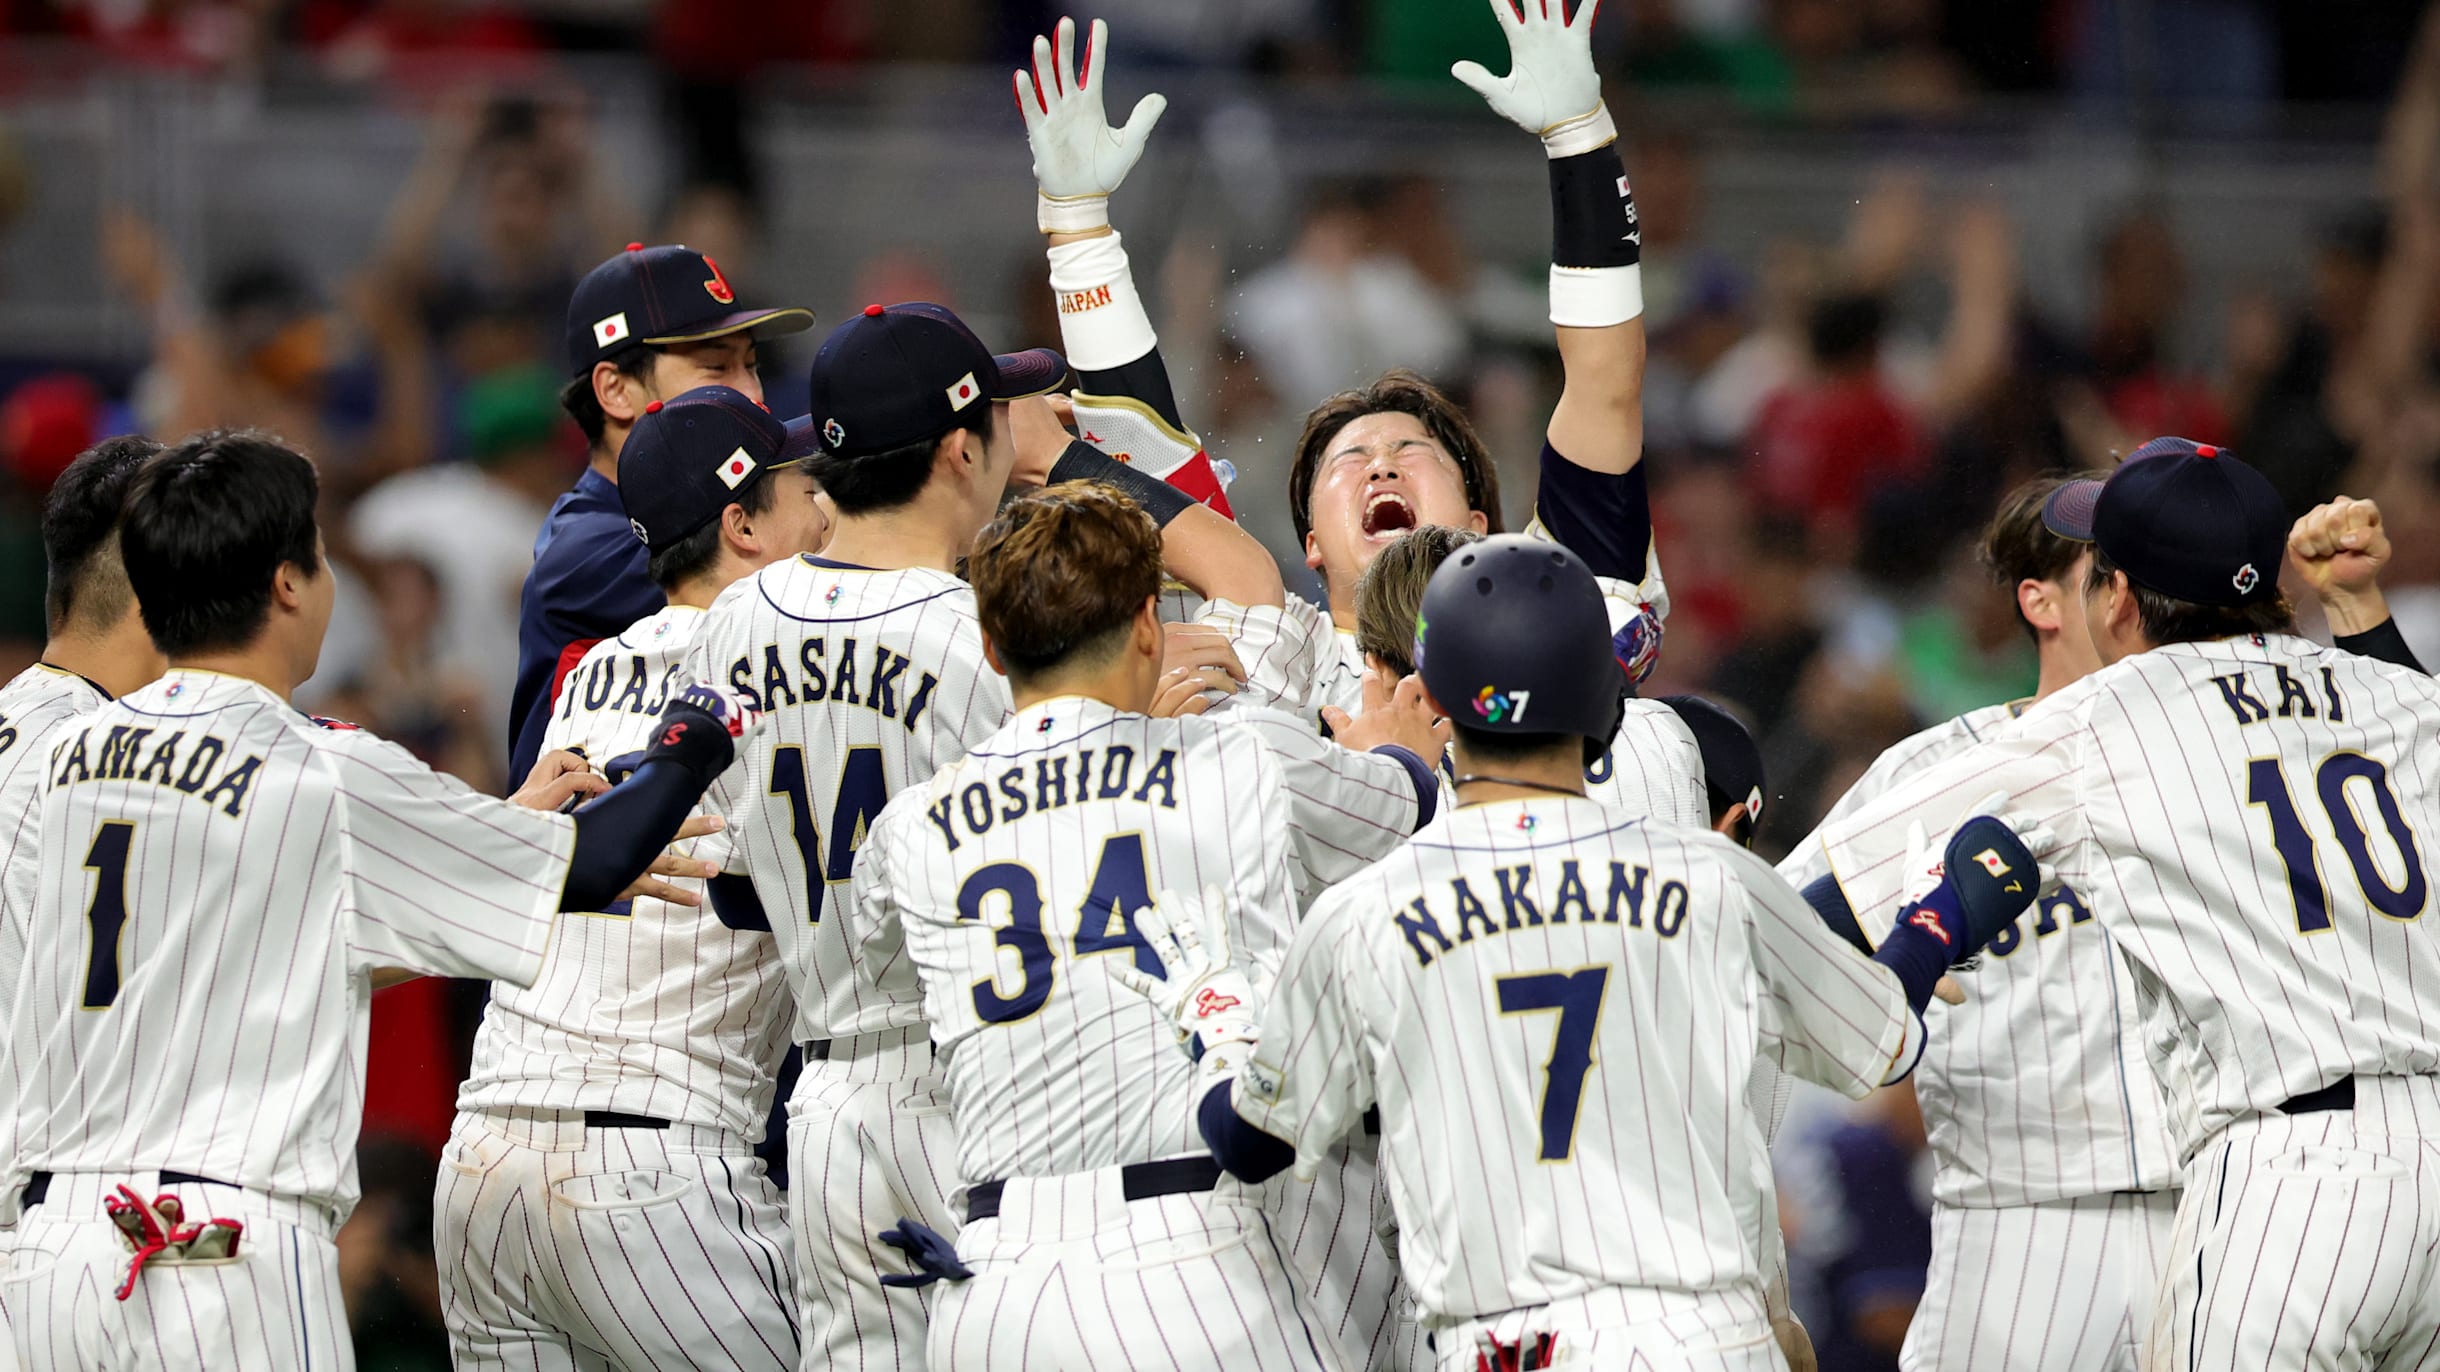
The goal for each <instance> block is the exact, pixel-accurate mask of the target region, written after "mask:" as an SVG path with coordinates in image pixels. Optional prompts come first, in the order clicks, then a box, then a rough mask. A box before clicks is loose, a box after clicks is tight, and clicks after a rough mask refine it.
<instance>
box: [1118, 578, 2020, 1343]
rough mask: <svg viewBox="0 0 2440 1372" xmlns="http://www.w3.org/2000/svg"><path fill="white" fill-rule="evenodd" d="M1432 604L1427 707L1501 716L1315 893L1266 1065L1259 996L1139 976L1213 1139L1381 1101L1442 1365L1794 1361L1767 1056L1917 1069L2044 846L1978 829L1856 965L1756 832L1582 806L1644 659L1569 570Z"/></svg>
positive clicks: (1838, 1070) (1465, 586) (1431, 591)
mask: <svg viewBox="0 0 2440 1372" xmlns="http://www.w3.org/2000/svg"><path fill="white" fill-rule="evenodd" d="M1421 618H1422V629H1421V632H1419V633H1418V635H1417V649H1418V656H1419V657H1420V659H1421V661H1420V662H1419V663H1418V667H1419V670H1420V674H1421V675H1422V677H1423V682H1424V685H1425V686H1426V688H1428V689H1429V690H1430V692H1431V694H1432V697H1433V699H1434V701H1435V702H1436V703H1437V704H1438V705H1439V706H1440V707H1441V708H1444V709H1445V708H1446V706H1447V704H1448V702H1449V701H1452V700H1463V701H1468V702H1471V701H1473V700H1475V699H1478V698H1483V699H1490V700H1493V701H1496V702H1497V703H1498V705H1499V708H1498V709H1497V710H1495V711H1494V712H1492V713H1490V714H1476V713H1475V712H1473V711H1471V710H1466V709H1465V707H1460V709H1461V710H1463V711H1464V713H1463V714H1462V715H1459V714H1456V713H1455V712H1452V716H1453V717H1452V723H1453V725H1454V729H1455V734H1456V739H1455V743H1454V747H1455V750H1456V754H1457V766H1458V772H1459V775H1458V779H1457V789H1458V797H1459V800H1460V802H1461V803H1460V807H1459V808H1458V809H1457V810H1455V811H1454V812H1452V813H1450V814H1449V815H1448V816H1447V817H1446V818H1445V819H1444V820H1443V821H1442V822H1441V823H1439V824H1436V825H1435V826H1433V827H1432V828H1431V829H1429V830H1427V831H1425V832H1424V833H1422V834H1419V835H1418V836H1417V837H1416V838H1414V839H1413V840H1410V841H1409V842H1408V843H1406V844H1405V845H1403V846H1402V847H1401V848H1399V849H1398V850H1397V851H1395V852H1393V853H1391V854H1390V855H1389V856H1388V857H1386V858H1384V859H1382V860H1381V861H1380V862H1378V863H1376V864H1374V865H1373V866H1372V867H1370V868H1368V869H1366V870H1365V871H1364V872H1363V873H1362V874H1360V875H1359V876H1357V877H1355V878H1354V879H1352V880H1350V881H1346V882H1343V883H1341V884H1339V885H1338V886H1335V887H1333V888H1332V889H1331V890H1330V891H1328V892H1327V893H1325V894H1324V895H1323V896H1322V898H1321V899H1320V900H1319V901H1317V902H1315V904H1314V907H1313V909H1312V911H1311V912H1310V913H1309V915H1308V916H1307V918H1306V921H1305V923H1304V924H1303V925H1302V926H1301V927H1299V928H1298V930H1297V932H1296V937H1295V940H1294V942H1293V943H1292V945H1291V946H1290V948H1289V951H1288V958H1287V964H1286V966H1285V968H1284V969H1283V970H1282V972H1281V973H1280V976H1279V979H1278V981H1277V983H1276V984H1275V985H1274V986H1273V987H1272V988H1271V990H1270V992H1269V996H1268V999H1269V1004H1268V1006H1267V1007H1266V1008H1265V1009H1264V1010H1263V1012H1262V1014H1261V1016H1260V1022H1259V1023H1260V1032H1259V1037H1258V1041H1256V1042H1255V1043H1254V1044H1253V1045H1252V1047H1251V1050H1250V1053H1249V1050H1248V1049H1247V1048H1246V1047H1245V1046H1244V1045H1243V1044H1242V1043H1241V1042H1233V1041H1232V1040H1242V1039H1244V1038H1247V1037H1249V1036H1251V1031H1252V1026H1251V1025H1250V1024H1249V1023H1248V1017H1245V1016H1243V1015H1233V1016H1228V1017H1219V1016H1214V1015H1210V1014H1208V1013H1201V1011H1203V1010H1205V1009H1206V1008H1207V1007H1206V1006H1199V1005H1198V1003H1197V997H1196V995H1195V991H1196V989H1197V987H1198V983H1200V982H1201V981H1202V980H1203V979H1204V978H1206V977H1207V976H1209V975H1211V974H1212V972H1213V970H1214V969H1212V968H1209V967H1208V966H1205V965H1203V960H1202V959H1200V958H1199V957H1197V956H1196V955H1195V954H1194V953H1193V952H1192V950H1187V951H1186V952H1185V954H1184V955H1183V956H1171V957H1168V958H1165V961H1166V962H1167V963H1168V966H1167V976H1168V980H1167V982H1166V983H1155V982H1150V981H1147V982H1145V984H1144V985H1145V989H1146V990H1147V991H1148V992H1150V993H1152V994H1155V995H1158V996H1159V997H1160V999H1161V1000H1162V1002H1163V1003H1164V1004H1166V1005H1167V1006H1168V1007H1169V1008H1170V1009H1171V1010H1172V1012H1173V1013H1174V1014H1175V1015H1176V1016H1177V1018H1178V1023H1179V1024H1180V1027H1181V1028H1183V1029H1186V1030H1188V1031H1189V1032H1192V1033H1196V1034H1199V1035H1200V1036H1201V1046H1202V1047H1203V1049H1204V1050H1205V1051H1204V1052H1203V1055H1202V1062H1203V1068H1202V1071H1203V1075H1204V1079H1205V1080H1206V1081H1207V1082H1209V1083H1210V1084H1211V1089H1210V1091H1209V1093H1208V1094H1207V1095H1206V1097H1205V1100H1204V1104H1203V1106H1202V1109H1201V1123H1202V1127H1203V1133H1204V1137H1205V1138H1206V1139H1207V1140H1208V1141H1209V1142H1210V1144H1211V1146H1212V1151H1213V1152H1214V1154H1215V1155H1216V1156H1217V1157H1218V1159H1219V1161H1220V1162H1221V1163H1222V1165H1224V1166H1225V1167H1227V1169H1228V1170H1229V1171H1230V1172H1232V1173H1234V1174H1236V1175H1238V1176H1241V1177H1247V1178H1260V1177H1263V1176H1266V1175H1269V1174H1271V1173H1273V1172H1276V1171H1278V1170H1279V1169H1281V1168H1284V1167H1286V1166H1287V1165H1288V1163H1289V1162H1290V1161H1291V1160H1292V1159H1293V1160H1297V1161H1299V1162H1300V1163H1305V1164H1310V1163H1311V1161H1312V1160H1314V1159H1316V1158H1318V1157H1320V1156H1321V1155H1322V1154H1323V1152H1324V1151H1325V1150H1326V1149H1328V1148H1329V1147H1330V1145H1331V1144H1332V1143H1333V1142H1334V1141H1336V1140H1337V1139H1338V1138H1339V1137H1340V1136H1341V1135H1343V1134H1345V1133H1346V1132H1348V1131H1349V1130H1351V1129H1354V1128H1357V1127H1359V1124H1360V1121H1361V1120H1362V1118H1363V1116H1364V1114H1365V1112H1366V1111H1368V1110H1371V1109H1374V1108H1376V1107H1377V1108H1378V1110H1379V1112H1380V1119H1381V1131H1382V1143H1381V1166H1382V1170H1383V1172H1384V1174H1385V1175H1386V1176H1387V1177H1388V1179H1389V1188H1390V1194H1391V1196H1392V1199H1393V1202H1394V1206H1395V1209H1396V1211H1397V1215H1398V1226H1399V1231H1400V1236H1401V1237H1400V1262H1401V1264H1402V1266H1403V1267H1404V1269H1405V1273H1406V1278H1407V1281H1408V1283H1409V1284H1410V1285H1411V1286H1412V1287H1413V1288H1414V1291H1415V1294H1416V1299H1417V1301H1418V1302H1419V1303H1420V1304H1421V1306H1422V1309H1423V1312H1424V1319H1425V1323H1426V1324H1427V1325H1428V1326H1430V1327H1432V1328H1433V1329H1434V1331H1435V1335H1436V1338H1437V1341H1438V1355H1439V1359H1440V1366H1441V1367H1442V1368H1444V1369H1448V1372H1457V1370H1458V1369H1461V1368H1473V1367H1476V1366H1478V1363H1477V1361H1476V1359H1477V1358H1478V1357H1487V1358H1488V1359H1489V1362H1490V1365H1491V1366H1494V1367H1507V1366H1519V1365H1521V1366H1526V1367H1557V1366H1584V1367H1593V1368H1617V1369H1628V1368H1635V1367H1643V1366H1667V1367H1684V1368H1756V1369H1762V1368H1769V1367H1773V1366H1777V1365H1779V1355H1778V1352H1777V1348H1776V1345H1775V1344H1774V1343H1773V1342H1772V1339H1771V1327H1770V1323H1769V1321H1768V1318H1767V1316H1766V1313H1765V1307H1764V1293H1763V1287H1762V1277H1761V1274H1760V1271H1759V1269H1758V1267H1757V1259H1756V1254H1755V1253H1754V1252H1753V1249H1752V1244H1751V1241H1750V1239H1749V1238H1748V1237H1747V1234H1746V1226H1745V1223H1744V1221H1745V1218H1746V1217H1745V1216H1744V1215H1742V1214H1741V1209H1740V1206H1739V1203H1738V1194H1739V1192H1740V1190H1741V1188H1743V1187H1744V1186H1745V1184H1746V1182H1745V1178H1746V1177H1747V1176H1748V1174H1749V1167H1750V1161H1751V1159H1750V1153H1749V1151H1748V1150H1750V1149H1752V1148H1753V1147H1755V1146H1756V1145H1755V1141H1754V1140H1755V1138H1756V1130H1755V1126H1754V1124H1753V1122H1752V1121H1751V1119H1749V1118H1748V1117H1747V1104H1746V1097H1747V1091H1746V1085H1747V1082H1748V1080H1749V1078H1750V1076H1751V1068H1752V1064H1753V1060H1754V1056H1755V1055H1756V1054H1757V1053H1758V1052H1759V1053H1768V1054H1770V1055H1772V1056H1773V1057H1775V1058H1777V1059H1778V1060H1779V1061H1780V1062H1781V1064H1782V1065H1784V1066H1785V1067H1786V1068H1787V1069H1788V1070H1789V1071H1791V1072H1794V1073H1796V1074H1797V1075H1800V1076H1803V1077H1806V1078H1808V1079H1810V1080H1813V1081H1817V1082H1820V1083H1822V1084H1824V1085H1828V1086H1832V1087H1834V1088H1836V1089H1839V1090H1841V1091H1844V1092H1845V1093H1847V1094H1848V1095H1851V1096H1861V1095H1862V1094H1864V1093H1865V1092H1866V1091H1869V1090H1870V1089H1872V1088H1873V1087H1874V1086H1877V1085H1880V1084H1882V1083H1884V1082H1888V1081H1892V1080H1895V1079H1897V1078H1899V1077H1902V1076H1904V1075H1905V1074H1906V1072H1907V1071H1908V1070H1910V1069H1911V1068H1912V1067H1913V1066H1914V1061H1915V1057H1916V1055H1917V1054H1918V1053H1919V1051H1920V1049H1921V1046H1922V1027H1921V1024H1920V1021H1919V1019H1918V1018H1917V1016H1918V1014H1919V1013H1920V1010H1921V1007H1922V1006H1923V1004H1924V1002H1925V1001H1926V1000H1927V999H1928V998H1929V997H1930V996H1931V994H1932V989H1933V985H1934V983H1935V982H1936V981H1937V980H1938V978H1939V976H1940V974H1941V972H1942V970H1943V969H1944V968H1945V967H1947V966H1948V965H1949V963H1951V962H1952V961H1953V960H1955V958H1957V957H1960V956H1963V955H1965V954H1967V953H1970V952H1971V951H1973V950H1974V949H1976V948H1978V947H1980V946H1981V944H1982V942H1983V941H1984V940H1986V939H1987V938H1988V937H1989V936H1990V935H1991V934H1992V933H1993V932H1996V931H1997V930H1998V929H2000V928H2002V927H2004V926H2005V924H2006V923H2007V921H2008V920H2010V919H2013V918H2015V916H2016V914H2017V913H2018V912H2019V911H2021V910H2022V909H2023V908H2024V906H2025V903H2026V902H2027V901H2029V900H2031V899H2032V896H2033V891H2034V889H2035V884H2036V880H2037V874H2036V871H2035V867H2034V863H2033V861H2032V859H2031V858H2030V857H2029V856H2028V855H2027V854H2026V852H2025V850H2024V847H2023V845H2022V844H2020V843H2019V841H2018V839H2017V837H2016V836H2015V835H2014V834H2012V833H2010V832H2008V830H2007V829H2006V828H2005V827H2004V826H2002V825H2000V824H1998V823H1997V822H1995V821H1993V820H1990V819H1987V818H1979V819H1975V820H1972V821H1969V822H1968V823H1966V824H1964V825H1961V826H1960V827H1959V829H1958V832H1957V834H1956V835H1955V836H1954V837H1953V838H1952V839H1951V840H1950V842H1949V844H1948V845H1947V853H1948V857H1949V859H1950V861H1949V862H1948V863H1947V871H1948V874H1949V875H1948V876H1947V877H1945V878H1943V879H1941V880H1940V881H1939V882H1938V883H1937V884H1935V885H1932V886H1931V888H1930V889H1929V890H1927V891H1924V892H1922V893H1921V894H1920V895H1919V896H1918V897H1917V898H1916V899H1914V900H1913V901H1911V902H1904V903H1903V905H1904V908H1903V911H1902V914H1901V918H1900V920H1899V927H1898V929H1897V930H1896V931H1894V932H1893V933H1892V934H1891V935H1890V937H1889V940H1888V941H1887V943H1886V944H1885V945H1884V951H1883V953H1882V954H1881V955H1880V956H1879V962H1878V965H1876V964H1875V963H1873V962H1867V961H1866V960H1865V959H1863V958H1861V957H1859V956H1857V955H1856V954H1855V953H1854V952H1853V951H1852V950H1850V949H1848V948H1847V947H1846V946H1845V945H1843V944H1841V943H1840V942H1839V941H1838V940H1837V938H1836V937H1835V936H1833V935H1832V934H1831V933H1830V932H1829V931H1828V930H1826V929H1825V928H1823V926H1822V924H1821V921H1820V920H1819V919H1818V918H1817V917H1816V916H1815V914H1814V913H1813V911H1812V910H1811V909H1809V908H1807V906H1806V905H1805V903H1804V901H1803V900H1802V899H1801V898H1799V897H1798V896H1797V894H1796V892H1795V891H1794V889H1793V888H1791V887H1789V886H1788V885H1787V883H1786V882H1785V881H1784V880H1782V879H1781V878H1780V877H1779V876H1778V874H1776V873H1774V872H1773V871H1771V869H1770V868H1769V867H1768V866H1766V865H1765V864H1763V863H1762V861H1761V860H1760V859H1758V858H1755V857H1753V856H1752V855H1750V854H1748V853H1747V852H1746V851H1745V850H1744V849H1742V848H1739V847H1737V846H1736V845H1734V844H1732V843H1730V842H1728V841H1727V840H1726V839H1723V838H1721V837H1719V836H1718V835H1715V834H1712V833H1710V832H1708V831H1705V830H1701V829H1694V828H1680V827H1676V826H1671V825H1664V824H1657V823H1653V822H1650V821H1639V820H1634V819H1629V818H1625V817H1622V816H1620V815H1618V814H1617V813H1615V812H1613V811H1611V810H1609V809H1607V808H1606V807H1603V806H1601V805H1597V804H1595V803H1593V802H1591V801H1588V800H1586V799H1584V796H1583V781H1582V768H1583V765H1584V755H1585V753H1586V752H1588V751H1592V750H1596V749H1598V748H1599V747H1600V746H1601V743H1602V741H1604V740H1606V739H1607V738H1608V737H1609V736H1610V734H1611V733H1612V731H1613V730H1614V729H1615V727H1616V723H1617V716H1618V708H1619V705H1620V703H1621V697H1622V693H1623V692H1624V690H1625V679H1624V675H1623V673H1622V672H1621V671H1620V669H1619V667H1618V664H1617V662H1616V660H1615V659H1614V658H1613V657H1612V656H1611V655H1610V652H1609V645H1608V644H1607V642H1606V641H1605V640H1606V637H1607V635H1606V633H1605V626H1606V622H1607V615H1606V613H1605V611H1604V609H1603V606H1602V604H1601V594H1600V592H1599V590H1598V589H1597V588H1596V587H1595V585H1594V582H1593V578H1592V575H1591V573H1590V572H1589V571H1588V570H1587V569H1586V568H1585V566H1584V564H1583V563H1582V562H1580V561H1578V560H1577V559H1576V558H1575V557H1573V556H1572V555H1570V554H1569V553H1568V552H1567V551H1566V550H1564V549H1562V548H1557V547H1554V546H1552V545H1550V544H1548V543H1544V542H1540V541H1538V540H1533V539H1525V538H1513V537H1502V538H1493V539H1489V540H1486V541H1485V542H1483V543H1480V544H1476V545H1474V546H1471V547H1468V548H1465V549H1461V550H1460V551H1459V552H1458V553H1457V554H1456V555H1455V556H1454V557H1452V558H1451V559H1450V560H1449V562H1447V563H1446V564H1444V565H1443V566H1442V568H1441V570H1440V571H1439V573H1438V574H1436V575H1435V576H1434V578H1433V580H1432V582H1431V585H1430V587H1429V588H1428V589H1427V590H1426V592H1425V595H1424V603H1423V611H1422V616H1421ZM1901 904H1902V902H1901V901H1900V900H1897V899H1892V900H1890V901H1888V902H1887V903H1886V905H1885V906H1884V907H1883V908H1898V907H1900V906H1901ZM1165 916H1168V917H1169V920H1170V922H1171V923H1175V922H1176V921H1175V918H1174V916H1171V915H1170V912H1169V911H1167V910H1166V909H1165V908H1164V909H1163V910H1160V911H1154V912H1150V913H1148V914H1147V915H1146V917H1145V920H1144V922H1145V923H1146V924H1149V925H1152V926H1156V927H1157V926H1158V925H1160V924H1161V923H1162V921H1163V919H1164V917H1165ZM1152 942H1153V944H1154V946H1155V947H1156V948H1159V947H1161V945H1162V942H1163V940H1162V939H1160V938H1158V937H1155V938H1153V939H1152ZM1893 949H1895V950H1896V951H1894V952H1893V951H1891V950H1893ZM1240 1068H1242V1070H1238V1069H1240ZM1519 1347H1522V1348H1523V1349H1525V1350H1527V1353H1526V1356H1525V1359H1524V1360H1523V1361H1522V1362H1521V1363H1519V1362H1511V1361H1507V1360H1506V1357H1504V1356H1503V1355H1502V1354H1501V1353H1500V1352H1499V1351H1497V1350H1501V1349H1506V1350H1511V1352H1510V1353H1509V1354H1508V1355H1506V1356H1513V1350H1516V1349H1518V1348H1519Z"/></svg>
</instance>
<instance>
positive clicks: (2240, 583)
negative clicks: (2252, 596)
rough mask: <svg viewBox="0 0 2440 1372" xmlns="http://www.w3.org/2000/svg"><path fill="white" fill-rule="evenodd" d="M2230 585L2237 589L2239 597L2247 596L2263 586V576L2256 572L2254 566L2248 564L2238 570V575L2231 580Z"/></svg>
mask: <svg viewBox="0 0 2440 1372" xmlns="http://www.w3.org/2000/svg"><path fill="white" fill-rule="evenodd" d="M2229 583H2230V584H2231V585H2233V586H2235V587H2236V588H2237V594H2238V595H2246V594H2249V593H2250V592H2252V590H2253V589H2254V587H2256V586H2259V585H2261V584H2262V574H2261V573H2260V572H2257V571H2255V570H2254V564H2252V563H2250V562H2248V563H2246V564H2245V565H2244V566H2242V567H2239V568H2238V569H2237V574H2236V575H2235V576H2233V577H2230V578H2229Z"/></svg>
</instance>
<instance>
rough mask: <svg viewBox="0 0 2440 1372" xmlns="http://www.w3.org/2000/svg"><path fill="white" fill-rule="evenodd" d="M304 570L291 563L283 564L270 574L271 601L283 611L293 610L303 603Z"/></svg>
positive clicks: (305, 577) (305, 579)
mask: <svg viewBox="0 0 2440 1372" xmlns="http://www.w3.org/2000/svg"><path fill="white" fill-rule="evenodd" d="M309 579H310V578H308V577H307V576H306V575H305V569H304V568H302V567H300V566H298V565H297V564H295V563H293V562H283V563H281V564H280V565H279V566H278V567H277V568H276V569H274V570H273V571H272V573H271V599H272V602H273V603H274V604H275V605H277V606H278V607H279V608H280V609H283V610H294V609H296V608H297V607H298V606H300V605H303V604H304V603H305V583H306V581H307V580H309Z"/></svg>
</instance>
